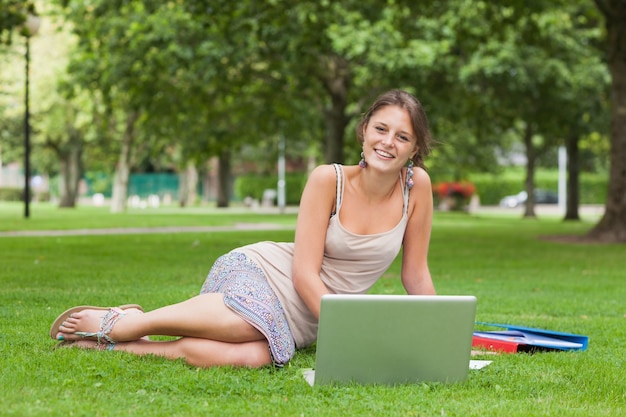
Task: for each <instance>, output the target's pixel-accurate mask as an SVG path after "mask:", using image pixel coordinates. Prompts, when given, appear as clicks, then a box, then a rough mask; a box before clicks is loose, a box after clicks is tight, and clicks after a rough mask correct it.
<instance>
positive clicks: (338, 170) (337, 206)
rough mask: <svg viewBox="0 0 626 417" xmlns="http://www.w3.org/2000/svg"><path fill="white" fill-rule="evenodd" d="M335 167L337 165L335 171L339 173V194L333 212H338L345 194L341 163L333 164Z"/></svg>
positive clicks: (337, 186) (337, 187)
mask: <svg viewBox="0 0 626 417" xmlns="http://www.w3.org/2000/svg"><path fill="white" fill-rule="evenodd" d="M333 167H335V173H336V174H337V185H336V189H337V196H336V197H335V211H334V213H333V214H337V213H339V209H340V208H341V197H342V196H343V175H342V174H343V170H342V169H341V166H340V165H339V164H333Z"/></svg>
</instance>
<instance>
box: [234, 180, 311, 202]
mask: <svg viewBox="0 0 626 417" xmlns="http://www.w3.org/2000/svg"><path fill="white" fill-rule="evenodd" d="M306 179H307V176H306V174H304V173H299V172H293V173H288V174H286V175H285V182H286V195H285V200H286V203H287V204H288V205H298V204H300V196H301V195H302V190H303V189H304V185H305V184H306ZM277 184H278V176H277V175H264V176H259V175H255V174H247V175H240V176H239V177H237V179H235V185H234V192H235V197H236V198H237V199H238V200H243V199H244V198H246V197H252V198H254V199H256V200H259V201H261V200H262V199H263V191H265V190H267V189H272V190H276V189H277V188H278V186H277Z"/></svg>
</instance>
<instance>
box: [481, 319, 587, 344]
mask: <svg viewBox="0 0 626 417" xmlns="http://www.w3.org/2000/svg"><path fill="white" fill-rule="evenodd" d="M476 324H481V325H484V326H492V327H500V328H504V329H506V330H495V331H475V332H474V336H478V337H483V338H488V339H493V340H500V341H505V342H506V341H508V342H514V343H519V344H522V345H528V346H535V347H538V348H543V349H550V350H551V349H557V350H585V349H587V345H588V344H589V337H588V336H583V335H580V334H573V333H563V332H555V331H552V330H544V329H536V328H532V327H523V326H513V325H510V324H496V323H485V322H476Z"/></svg>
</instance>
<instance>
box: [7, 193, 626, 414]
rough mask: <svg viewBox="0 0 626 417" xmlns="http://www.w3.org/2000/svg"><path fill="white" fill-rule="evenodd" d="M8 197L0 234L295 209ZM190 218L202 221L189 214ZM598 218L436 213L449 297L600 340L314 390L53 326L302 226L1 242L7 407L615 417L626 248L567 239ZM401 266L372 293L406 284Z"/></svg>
mask: <svg viewBox="0 0 626 417" xmlns="http://www.w3.org/2000/svg"><path fill="white" fill-rule="evenodd" d="M20 210H21V206H19V205H0V225H1V226H0V228H1V229H2V230H36V229H72V228H85V227H98V228H101V227H136V226H165V225H167V226H170V225H185V226H190V225H199V226H206V225H218V224H235V223H241V222H244V223H246V222H257V221H258V222H264V223H267V222H271V223H276V224H281V225H287V226H289V225H293V224H294V222H295V217H294V216H293V215H284V216H281V215H271V214H267V215H257V214H250V213H246V212H244V211H240V212H236V211H235V212H234V211H219V210H215V209H194V210H193V211H192V210H189V211H188V210H186V209H185V210H180V209H159V210H152V211H151V212H150V211H144V212H139V211H136V212H132V211H131V212H129V213H126V214H123V215H117V216H114V215H110V214H108V212H107V211H106V210H105V209H94V208H79V209H75V210H67V211H65V210H58V209H54V208H50V207H46V206H36V207H35V208H34V209H33V216H32V218H31V219H28V220H23V219H21V218H20V216H21V211H20ZM189 213H190V214H189ZM590 227H591V224H590V223H569V222H567V223H563V222H561V221H559V220H558V219H555V218H541V219H539V220H522V219H520V218H517V217H515V216H513V215H509V216H499V217H488V216H486V215H483V216H479V215H474V216H469V215H464V214H446V213H437V214H436V216H435V221H434V229H433V237H432V244H431V251H430V265H431V270H432V274H433V277H434V280H435V284H436V287H437V290H438V292H439V293H440V294H474V295H476V296H477V297H478V300H479V301H478V312H477V320H479V321H487V322H496V323H509V324H518V325H523V326H535V327H542V328H548V329H552V330H557V331H564V332H572V333H580V334H585V335H588V336H589V337H590V342H589V348H588V349H587V350H586V351H584V352H557V353H541V354H535V355H527V354H516V355H499V356H490V357H488V359H492V360H493V361H494V362H493V363H492V364H491V365H489V366H488V367H486V368H484V369H482V370H479V371H471V372H470V377H469V380H468V381H467V382H466V383H463V384H454V385H443V384H436V383H423V384H416V385H402V386H396V387H384V386H354V385H353V386H343V387H315V388H311V387H310V386H309V385H308V384H307V383H306V382H305V381H304V379H303V378H302V376H301V372H302V369H303V368H308V367H312V366H313V365H314V349H313V348H310V349H307V350H304V351H299V352H298V353H297V354H296V356H295V357H294V359H293V360H292V361H291V363H290V364H289V366H287V367H286V368H285V369H283V370H280V371H276V370H274V369H270V368H263V369H232V368H216V369H196V368H193V367H189V366H187V365H185V364H184V363H183V362H181V361H167V360H164V359H161V358H155V357H134V356H130V355H127V354H124V353H121V352H106V353H105V352H92V351H78V350H71V349H60V350H56V351H53V350H52V347H53V346H54V344H55V342H54V341H52V340H50V339H49V337H48V329H49V325H50V323H51V322H52V320H53V319H54V318H55V317H56V316H57V314H58V313H60V312H61V311H62V310H64V309H65V308H67V307H69V306H72V305H75V304H82V303H86V304H100V305H110V304H120V303H126V302H137V303H140V304H142V305H143V306H144V307H145V308H146V309H152V308H156V307H159V306H161V305H163V304H167V303H174V302H177V301H180V300H183V299H185V298H187V297H190V296H192V295H195V294H196V293H197V292H198V290H199V287H200V285H201V283H202V281H203V280H204V277H205V275H206V273H207V272H208V269H209V268H210V266H211V263H212V262H213V260H215V258H216V257H217V256H219V255H220V254H222V253H224V252H226V251H228V250H230V249H232V248H233V247H236V246H239V245H242V244H246V243H250V242H254V241H258V240H261V239H271V240H282V241H289V240H292V238H293V230H274V231H236V232H219V233H210V232H209V233H180V234H136V235H104V236H52V237H51V236H37V237H0V261H1V264H0V265H1V268H0V282H1V285H2V292H1V293H0V314H1V319H2V320H1V321H0V347H1V349H0V351H1V352H2V355H1V356H0V369H1V373H0V375H1V376H0V383H1V386H2V395H1V396H0V410H1V411H0V415H7V416H9V415H15V416H66V415H69V416H87V415H90V416H92V415H95V416H118V415H119V416H123V415H135V416H197V415H237V416H248V415H254V416H257V415H258V416H270V415H278V416H344V415H360V416H387V415H393V416H485V415H492V416H504V415H506V416H585V417H586V416H617V415H624V414H626V397H625V395H626V394H625V393H626V381H625V380H624V369H626V363H625V356H624V346H625V345H626V303H625V302H624V300H626V285H625V284H626V282H625V281H626V268H625V266H626V263H625V258H626V247H624V246H623V245H591V244H564V243H555V242H552V241H547V240H543V239H540V238H539V237H540V236H543V235H559V234H563V235H565V234H581V233H584V232H585V231H586V230H588V229H589V228H590ZM398 272H399V263H398V261H396V262H395V263H394V264H393V265H392V267H391V268H390V270H389V271H388V273H386V274H385V276H384V277H383V278H382V279H381V280H380V281H379V282H378V283H377V284H376V286H375V288H374V289H373V292H377V293H402V286H401V284H400V282H399V279H398Z"/></svg>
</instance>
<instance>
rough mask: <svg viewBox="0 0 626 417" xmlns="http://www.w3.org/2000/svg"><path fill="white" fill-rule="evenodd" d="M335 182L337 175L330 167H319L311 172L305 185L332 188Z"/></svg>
mask: <svg viewBox="0 0 626 417" xmlns="http://www.w3.org/2000/svg"><path fill="white" fill-rule="evenodd" d="M336 180H337V174H336V172H335V168H334V167H333V166H332V165H319V166H317V167H315V168H314V169H313V171H311V173H310V174H309V179H308V181H307V183H308V184H311V185H315V186H328V185H332V186H333V188H334V187H335V182H336Z"/></svg>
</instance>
